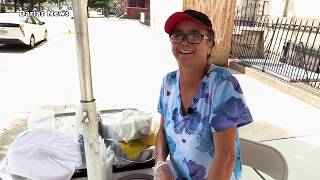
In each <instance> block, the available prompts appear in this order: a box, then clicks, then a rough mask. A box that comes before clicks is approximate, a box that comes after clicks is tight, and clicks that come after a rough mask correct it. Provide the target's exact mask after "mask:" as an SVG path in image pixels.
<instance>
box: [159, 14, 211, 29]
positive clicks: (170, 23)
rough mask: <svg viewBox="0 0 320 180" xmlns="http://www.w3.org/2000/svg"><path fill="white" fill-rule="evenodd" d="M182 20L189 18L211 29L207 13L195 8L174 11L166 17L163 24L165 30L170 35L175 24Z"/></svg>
mask: <svg viewBox="0 0 320 180" xmlns="http://www.w3.org/2000/svg"><path fill="white" fill-rule="evenodd" d="M183 20H191V21H193V22H195V23H197V24H199V25H200V26H202V27H203V28H205V29H208V30H210V31H213V30H212V23H211V20H210V19H209V17H208V16H207V15H205V14H204V13H202V12H199V11H195V10H185V11H183V12H175V13H173V14H172V15H171V16H170V17H169V18H168V19H167V21H166V23H165V25H164V30H165V32H166V33H168V34H169V35H171V34H172V33H173V31H174V29H175V27H176V25H177V24H178V23H179V22H181V21H183Z"/></svg>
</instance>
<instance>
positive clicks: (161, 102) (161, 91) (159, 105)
mask: <svg viewBox="0 0 320 180" xmlns="http://www.w3.org/2000/svg"><path fill="white" fill-rule="evenodd" d="M158 112H159V113H160V114H161V115H164V105H163V85H162V86H161V89H160V95H159V102H158Z"/></svg>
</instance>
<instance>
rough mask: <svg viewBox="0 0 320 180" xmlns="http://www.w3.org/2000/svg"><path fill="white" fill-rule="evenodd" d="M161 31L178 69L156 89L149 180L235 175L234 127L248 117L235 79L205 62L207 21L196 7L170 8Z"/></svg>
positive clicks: (217, 179) (209, 34)
mask: <svg viewBox="0 0 320 180" xmlns="http://www.w3.org/2000/svg"><path fill="white" fill-rule="evenodd" d="M165 31H166V33H168V34H169V37H170V41H171V43H172V53H173V55H174V56H175V58H176V60H177V63H178V67H179V70H177V71H174V72H170V73H168V74H167V75H166V76H165V77H164V79H163V84H162V87H161V92H160V99H159V105H158V111H159V113H160V114H161V123H160V129H159V132H158V134H157V139H156V165H155V167H154V171H155V178H156V179H166V180H168V179H197V180H198V179H214V180H230V179H239V178H240V174H241V160H240V151H239V136H238V129H237V128H238V127H240V126H243V125H246V124H248V123H250V122H252V117H251V114H250V111H249V109H248V107H247V105H246V103H245V100H244V96H243V93H242V90H241V87H240V85H239V83H238V81H237V80H236V78H235V77H233V76H232V75H231V74H230V72H229V71H227V70H225V69H223V68H221V67H218V66H215V65H210V64H209V62H208V59H209V58H210V54H211V50H212V48H213V46H214V44H215V43H214V31H213V30H212V24H211V21H210V19H209V18H208V17H207V16H206V15H205V14H203V13H201V12H198V11H194V10H186V11H184V12H176V13H174V14H172V15H171V16H170V17H169V18H168V19H167V21H166V23H165ZM168 154H170V163H168V162H166V159H167V156H168Z"/></svg>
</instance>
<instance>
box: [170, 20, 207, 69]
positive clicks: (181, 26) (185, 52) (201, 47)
mask: <svg viewBox="0 0 320 180" xmlns="http://www.w3.org/2000/svg"><path fill="white" fill-rule="evenodd" d="M179 34H201V35H204V36H205V37H207V30H206V29H204V28H203V27H201V26H200V25H198V24H196V23H194V22H193V21H190V20H184V21H181V22H180V23H178V24H177V25H176V27H175V30H174V33H173V35H179ZM205 37H203V38H202V40H201V41H200V43H199V44H193V43H190V42H188V40H187V38H186V37H185V39H184V40H183V41H182V42H180V43H172V53H173V55H174V56H175V58H176V60H177V62H178V65H179V67H188V66H189V67H190V66H206V65H207V63H208V62H207V55H208V53H210V51H211V47H212V42H211V41H208V40H207V39H206V38H205Z"/></svg>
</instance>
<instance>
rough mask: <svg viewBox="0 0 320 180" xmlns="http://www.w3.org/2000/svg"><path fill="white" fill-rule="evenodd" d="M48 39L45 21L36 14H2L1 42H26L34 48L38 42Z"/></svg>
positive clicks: (0, 19) (0, 25) (0, 15)
mask: <svg viewBox="0 0 320 180" xmlns="http://www.w3.org/2000/svg"><path fill="white" fill-rule="evenodd" d="M47 39H48V30H47V27H46V26H45V22H42V21H40V20H39V19H38V18H37V17H35V16H19V14H16V13H4V14H0V44H24V45H27V46H29V47H30V48H34V46H35V45H36V43H38V42H40V41H46V40H47Z"/></svg>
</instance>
